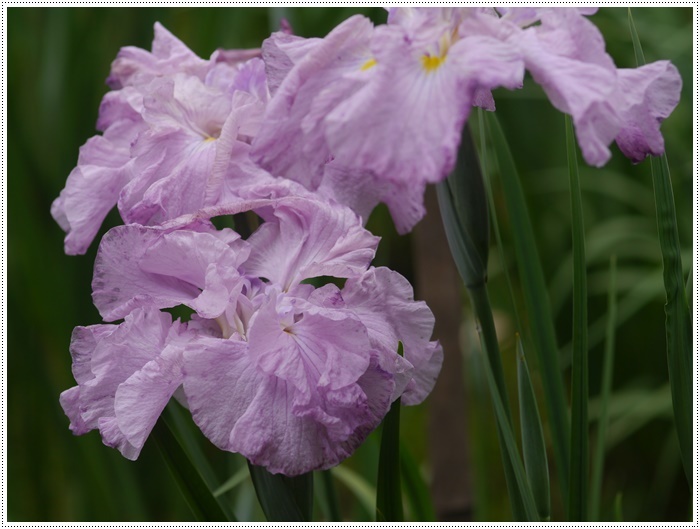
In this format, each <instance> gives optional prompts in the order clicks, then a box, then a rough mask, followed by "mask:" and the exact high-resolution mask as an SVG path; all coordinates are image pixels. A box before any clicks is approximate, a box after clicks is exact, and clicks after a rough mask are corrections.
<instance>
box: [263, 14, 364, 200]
mask: <svg viewBox="0 0 700 529" xmlns="http://www.w3.org/2000/svg"><path fill="white" fill-rule="evenodd" d="M371 32H372V23H371V22H370V21H369V20H368V19H366V18H364V17H361V16H354V17H351V18H349V19H348V20H346V21H345V22H343V23H342V24H340V25H339V26H338V27H336V28H335V29H334V30H333V31H331V32H330V33H329V34H328V36H326V38H324V39H323V40H322V41H320V42H318V43H317V44H315V45H310V46H309V47H310V48H311V49H310V50H309V51H308V53H306V54H305V55H304V56H303V57H302V58H300V59H299V60H298V63H297V64H296V65H295V66H294V68H292V69H291V70H290V71H289V72H288V73H287V74H286V75H285V76H284V80H283V81H282V83H281V84H280V85H279V88H278V90H277V91H276V93H275V97H273V98H272V99H271V100H270V103H269V104H268V107H267V112H266V114H265V120H264V123H263V126H262V127H261V129H260V132H259V134H258V136H257V137H256V138H255V140H254V141H253V154H252V155H253V158H254V160H255V161H257V162H258V163H260V165H261V166H262V167H264V168H265V169H267V170H268V171H270V172H271V173H272V174H274V175H276V176H284V177H286V178H292V179H295V180H298V181H300V182H301V183H303V184H304V185H306V186H307V187H310V188H312V189H313V188H315V187H317V186H318V183H319V182H320V179H321V176H322V173H323V165H324V164H325V163H326V162H328V161H329V160H330V155H331V153H330V152H329V150H328V148H327V146H326V145H325V140H324V139H323V130H322V129H319V127H317V126H315V125H314V123H313V120H311V119H310V118H309V117H308V115H309V113H310V112H311V110H312V108H315V111H314V115H315V116H316V115H321V116H322V115H323V113H324V109H323V108H322V107H321V106H319V103H317V102H316V99H317V98H318V97H321V98H329V99H330V100H331V101H335V100H336V99H338V98H340V99H342V98H343V97H345V96H347V95H348V94H349V93H350V91H351V90H352V89H354V88H355V87H356V82H354V81H353V82H351V83H350V84H348V82H347V80H345V79H343V77H342V76H343V74H345V73H347V72H352V71H359V70H360V68H361V67H362V65H363V63H365V62H366V61H367V59H369V58H370V57H371V56H370V54H369V36H370V34H371ZM290 61H291V59H290ZM282 68H285V67H284V66H283V67H282ZM323 106H325V105H323Z"/></svg>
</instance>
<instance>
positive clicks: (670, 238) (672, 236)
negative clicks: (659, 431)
mask: <svg viewBox="0 0 700 529" xmlns="http://www.w3.org/2000/svg"><path fill="white" fill-rule="evenodd" d="M627 14H628V19H629V25H630V33H631V34H632V44H633V45H634V54H635V57H636V59H637V65H638V66H642V65H644V64H645V60H644V52H643V51H642V45H641V42H640V41H639V35H638V34H637V29H636V28H635V26H634V20H633V18H632V10H631V9H628V11H627ZM651 177H652V181H653V183H654V200H655V202H656V221H657V225H658V230H659V244H660V246H661V258H662V261H663V277H664V287H665V289H666V305H665V306H664V310H665V312H666V354H667V357H668V375H669V380H670V382H671V398H672V399H673V413H674V418H675V422H676V431H677V432H678V443H679V445H680V452H681V460H682V461H683V470H685V476H686V479H687V480H688V484H689V485H690V486H691V487H692V484H693V361H692V355H693V346H692V340H693V336H692V335H693V330H692V322H691V319H690V309H689V308H688V301H687V300H686V290H685V282H684V281H683V266H682V263H681V244H680V239H679V238H678V224H677V220H676V205H675V202H674V199H673V186H672V185H671V174H670V171H669V168H668V160H667V159H666V154H664V155H662V156H655V157H652V158H651Z"/></svg>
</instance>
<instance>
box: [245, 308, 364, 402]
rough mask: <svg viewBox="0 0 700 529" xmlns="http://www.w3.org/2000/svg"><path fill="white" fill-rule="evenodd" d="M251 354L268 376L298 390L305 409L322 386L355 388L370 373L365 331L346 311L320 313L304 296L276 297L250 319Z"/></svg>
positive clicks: (331, 388) (297, 400) (298, 398)
mask: <svg viewBox="0 0 700 529" xmlns="http://www.w3.org/2000/svg"><path fill="white" fill-rule="evenodd" d="M248 342H249V346H250V355H251V358H253V359H254V360H255V361H256V362H257V364H258V366H259V367H260V369H261V370H262V371H263V372H265V373H267V374H268V375H274V376H276V377H277V378H280V379H283V380H285V381H287V382H289V383H290V384H292V386H293V387H295V388H296V390H297V392H298V394H297V395H296V396H295V398H294V404H295V405H300V406H303V405H305V404H308V403H309V402H310V400H311V399H312V398H313V393H315V392H316V391H317V390H318V388H327V389H330V390H336V389H340V388H343V387H345V386H347V385H349V384H353V383H355V382H356V381H357V379H358V378H359V377H360V376H361V375H362V374H363V373H364V372H365V371H366V370H367V366H368V364H369V351H370V345H369V341H368V337H367V331H366V329H365V327H364V326H363V325H362V324H361V323H360V321H359V320H357V318H355V317H354V316H353V315H352V314H351V313H349V312H347V311H333V310H328V309H319V308H317V307H314V306H313V305H310V304H308V303H304V300H302V299H300V298H289V297H287V296H285V295H279V296H277V295H272V296H271V298H270V299H269V302H268V303H267V304H266V305H265V306H263V307H262V308H261V309H260V310H259V311H258V312H257V313H256V315H255V317H254V318H253V320H252V321H251V327H250V330H249V332H248Z"/></svg>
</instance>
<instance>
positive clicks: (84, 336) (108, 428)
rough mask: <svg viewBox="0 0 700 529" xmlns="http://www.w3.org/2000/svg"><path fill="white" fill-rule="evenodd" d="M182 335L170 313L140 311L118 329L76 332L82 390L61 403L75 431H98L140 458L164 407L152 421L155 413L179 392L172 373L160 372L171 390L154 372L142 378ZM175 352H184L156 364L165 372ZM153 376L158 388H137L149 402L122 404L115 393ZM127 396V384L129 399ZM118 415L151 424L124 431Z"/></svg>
mask: <svg viewBox="0 0 700 529" xmlns="http://www.w3.org/2000/svg"><path fill="white" fill-rule="evenodd" d="M181 331H182V328H181V327H180V324H179V323H177V322H176V323H173V322H172V319H171V317H170V315H169V314H165V313H160V312H158V311H153V310H151V311H144V310H136V311H134V312H133V313H131V314H129V315H128V316H127V317H126V318H125V320H124V322H123V323H122V324H120V325H99V326H93V327H87V328H78V329H76V331H75V332H74V334H73V339H72V343H71V351H72V353H73V355H74V362H76V372H77V373H78V374H79V376H78V377H76V378H77V382H78V386H76V387H73V388H71V389H69V390H67V391H64V392H63V393H62V394H61V398H60V401H61V405H62V406H63V408H64V411H65V412H66V415H67V416H68V417H69V418H70V419H71V430H73V432H74V433H75V434H76V435H81V434H84V433H86V432H88V431H89V430H94V429H99V430H100V433H101V434H102V437H103V441H104V442H105V444H107V445H108V446H114V447H116V448H118V449H119V450H120V451H121V452H122V454H123V455H124V456H125V457H127V458H129V459H136V457H138V454H139V452H140V450H141V447H142V446H143V442H144V441H145V439H146V437H147V436H148V433H149V432H150V429H151V428H152V426H153V424H152V423H155V419H157V416H158V415H159V414H160V411H162V407H161V408H160V410H158V412H157V414H156V415H155V418H153V414H154V413H155V411H156V410H155V409H156V408H157V406H158V405H159V404H160V403H162V404H163V406H164V405H165V404H164V403H167V400H168V399H169V398H170V396H171V395H172V393H173V392H174V391H175V389H176V386H175V387H173V386H174V385H175V381H173V380H172V377H170V378H168V377H169V376H170V375H171V374H172V373H173V370H172V369H171V370H170V371H167V370H165V369H161V371H162V375H161V376H162V377H165V378H168V380H170V382H171V383H170V385H168V384H163V383H162V380H158V376H155V374H154V368H153V367H148V368H146V371H145V372H144V373H143V374H141V375H139V374H138V373H139V372H140V371H141V370H142V369H144V367H145V366H148V365H149V364H150V363H151V362H152V361H155V360H156V359H157V358H159V356H160V355H161V354H162V353H163V352H164V350H167V349H168V347H169V344H174V343H176V342H178V341H181V340H186V339H187V338H183V337H181V336H180V333H181ZM176 350H177V351H180V353H177V354H181V349H177V348H176V349H174V350H171V352H170V353H166V355H165V357H164V359H163V360H161V361H159V362H157V363H158V364H159V365H161V367H162V366H164V365H167V364H168V362H170V363H173V361H174V363H175V364H177V361H175V358H176V356H177V354H175V353H174V352H173V351H176ZM88 365H89V373H88ZM132 377H135V378H133V379H132ZM149 377H150V379H151V380H152V381H153V382H154V383H155V385H154V386H153V387H142V388H140V389H139V391H141V396H142V397H144V399H146V398H147V399H148V400H149V402H146V400H144V399H141V398H136V399H131V400H130V401H129V399H127V400H125V401H123V402H122V403H121V404H120V403H119V398H118V397H117V394H118V393H119V391H120V389H121V387H122V385H123V384H124V383H126V382H127V381H128V380H133V381H137V380H139V379H144V378H149ZM179 384H180V382H177V385H179ZM129 391H131V390H129V389H128V385H127V394H128V392H129ZM120 413H127V414H129V415H130V417H131V418H132V419H133V418H135V417H143V418H145V419H148V420H141V422H139V423H136V422H135V423H134V424H133V425H130V426H128V428H127V430H126V431H124V430H122V429H121V428H120V427H119V423H118V420H117V418H118V416H119V415H120ZM150 419H153V420H152V422H149V421H150ZM127 432H128V433H127Z"/></svg>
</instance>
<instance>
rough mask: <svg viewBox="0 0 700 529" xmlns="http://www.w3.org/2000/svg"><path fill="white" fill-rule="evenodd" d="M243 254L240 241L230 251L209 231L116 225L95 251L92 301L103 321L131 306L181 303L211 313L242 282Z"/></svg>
mask: <svg viewBox="0 0 700 529" xmlns="http://www.w3.org/2000/svg"><path fill="white" fill-rule="evenodd" d="M246 257H247V245H245V244H244V243H243V242H242V241H241V242H240V243H239V244H237V251H234V250H233V249H232V248H231V246H230V242H229V243H227V242H226V241H223V240H221V239H220V238H218V237H216V236H215V235H212V234H209V233H197V232H193V231H175V232H172V233H168V232H166V231H164V230H162V229H158V228H146V227H143V226H138V225H128V226H118V227H116V228H113V229H112V230H110V231H109V232H107V234H106V235H105V237H104V239H103V240H102V243H101V245H100V248H99V250H98V253H97V258H96V260H95V274H94V277H93V282H92V288H93V301H94V303H95V306H96V307H97V309H98V310H99V311H100V314H101V315H102V317H103V318H104V319H105V320H106V321H112V320H115V319H118V318H122V317H124V316H125V315H126V314H128V313H129V312H131V311H132V310H133V309H134V308H136V307H157V308H166V307H174V306H177V305H181V304H182V305H187V306H189V307H191V308H193V309H195V310H196V311H197V312H198V313H199V314H200V316H202V317H205V318H216V317H218V316H219V315H221V314H222V313H223V312H224V310H225V309H226V307H227V305H228V304H229V302H230V300H231V297H232V296H235V295H236V292H238V290H239V289H240V287H241V285H240V282H239V278H240V275H239V273H238V267H239V266H240V264H241V263H242V262H243V261H244V260H245V259H246Z"/></svg>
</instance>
